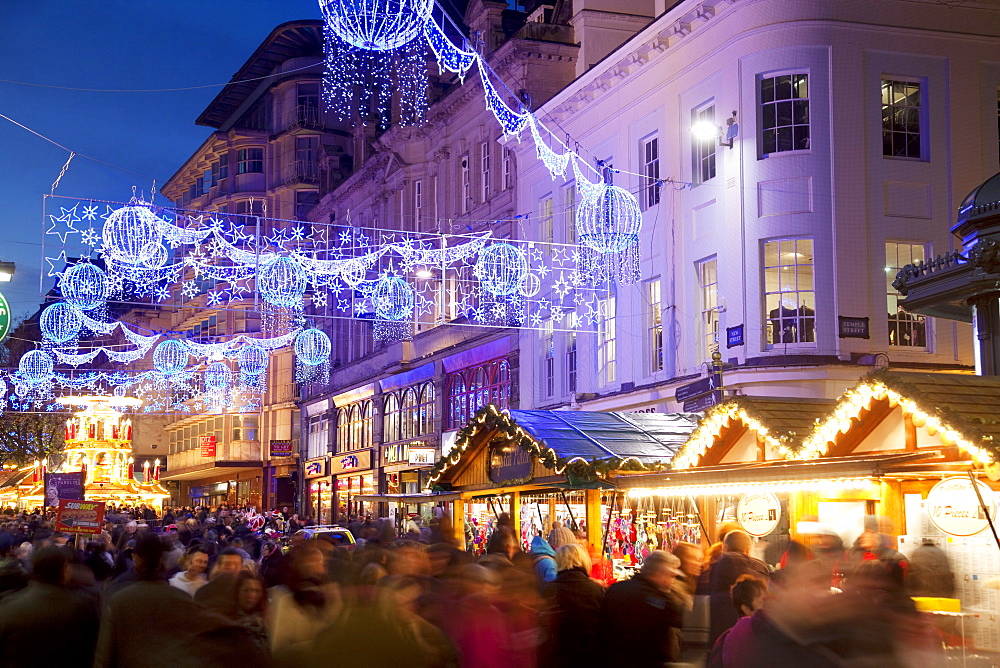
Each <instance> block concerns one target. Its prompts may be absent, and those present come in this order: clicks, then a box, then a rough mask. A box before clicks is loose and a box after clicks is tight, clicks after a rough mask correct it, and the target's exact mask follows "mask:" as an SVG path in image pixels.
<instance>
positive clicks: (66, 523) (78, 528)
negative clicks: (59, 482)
mask: <svg viewBox="0 0 1000 668" xmlns="http://www.w3.org/2000/svg"><path fill="white" fill-rule="evenodd" d="M103 524H104V502H103V501H81V500H78V499H59V510H58V511H56V526H55V530H56V531H62V532H65V533H86V534H98V533H101V525H103Z"/></svg>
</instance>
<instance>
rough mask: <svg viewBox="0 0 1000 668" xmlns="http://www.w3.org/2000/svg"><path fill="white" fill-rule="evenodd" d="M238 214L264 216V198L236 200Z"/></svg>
mask: <svg viewBox="0 0 1000 668" xmlns="http://www.w3.org/2000/svg"><path fill="white" fill-rule="evenodd" d="M236 215H238V216H263V215H264V200H262V199H253V200H249V199H244V200H240V201H238V202H236Z"/></svg>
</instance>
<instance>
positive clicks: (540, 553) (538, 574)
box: [528, 536, 558, 586]
mask: <svg viewBox="0 0 1000 668" xmlns="http://www.w3.org/2000/svg"><path fill="white" fill-rule="evenodd" d="M528 554H529V556H531V567H532V570H533V571H534V572H535V578H537V580H538V584H539V586H541V585H544V584H545V583H546V582H552V581H553V580H555V579H556V573H558V569H557V567H556V559H555V556H556V552H555V550H553V549H552V546H551V545H549V542H548V541H547V540H545V539H544V538H542V537H541V536H535V537H534V538H532V539H531V547H530V549H529V550H528Z"/></svg>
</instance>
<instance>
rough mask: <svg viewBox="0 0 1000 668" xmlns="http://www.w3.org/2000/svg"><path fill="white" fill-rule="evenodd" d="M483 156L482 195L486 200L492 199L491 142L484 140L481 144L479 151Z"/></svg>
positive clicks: (481, 156) (484, 200)
mask: <svg viewBox="0 0 1000 668" xmlns="http://www.w3.org/2000/svg"><path fill="white" fill-rule="evenodd" d="M479 155H480V158H481V167H482V169H481V172H482V174H481V176H482V180H481V182H480V185H481V192H480V194H481V195H482V197H481V198H480V199H481V201H483V202H486V201H489V199H490V143H489V142H483V143H482V145H481V146H480V152H479Z"/></svg>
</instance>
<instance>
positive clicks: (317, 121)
mask: <svg viewBox="0 0 1000 668" xmlns="http://www.w3.org/2000/svg"><path fill="white" fill-rule="evenodd" d="M299 128H305V129H308V130H321V129H322V128H323V113H322V112H321V111H320V108H319V107H314V106H312V105H300V106H298V107H294V108H292V109H289V110H288V111H287V112H285V114H284V115H283V116H282V117H281V125H280V127H278V132H287V131H289V130H297V129H299Z"/></svg>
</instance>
